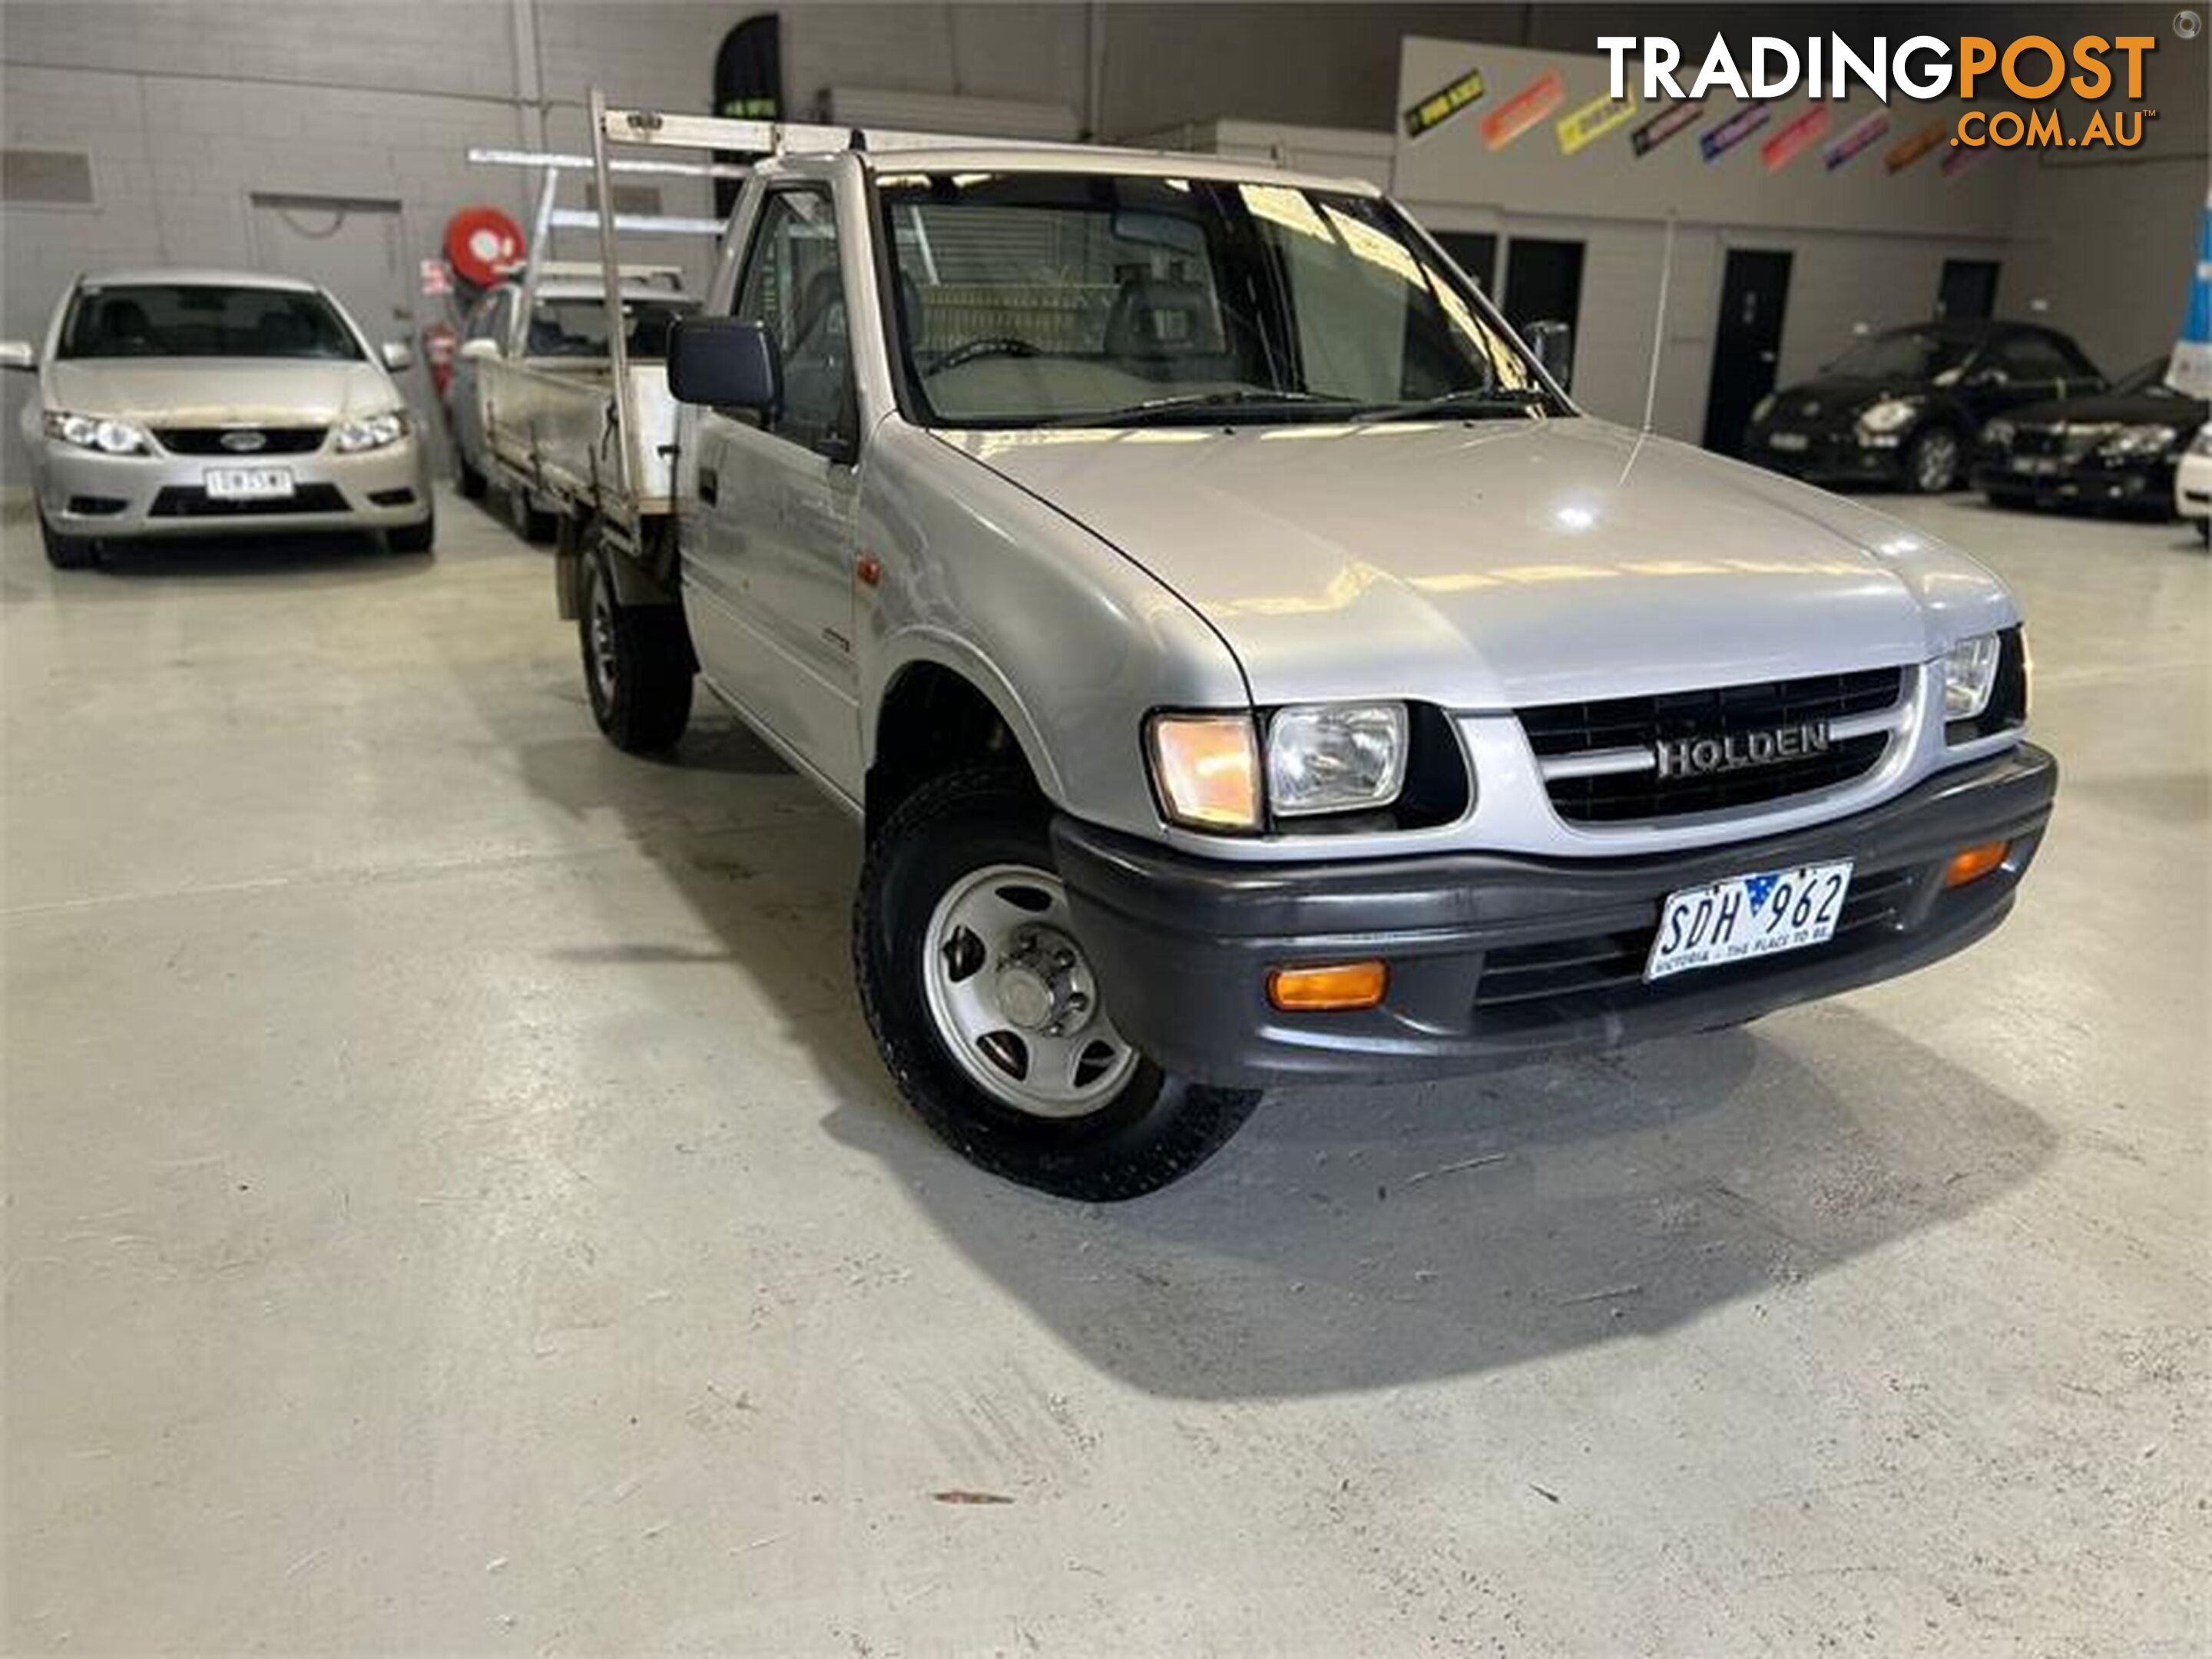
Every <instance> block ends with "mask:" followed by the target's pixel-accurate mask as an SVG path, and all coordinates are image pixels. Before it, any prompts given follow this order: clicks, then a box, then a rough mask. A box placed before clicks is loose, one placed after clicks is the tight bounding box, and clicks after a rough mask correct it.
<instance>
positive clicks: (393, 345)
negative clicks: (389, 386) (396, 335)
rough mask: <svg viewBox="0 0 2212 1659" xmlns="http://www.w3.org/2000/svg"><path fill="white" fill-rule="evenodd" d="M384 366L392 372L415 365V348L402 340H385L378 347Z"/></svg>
mask: <svg viewBox="0 0 2212 1659" xmlns="http://www.w3.org/2000/svg"><path fill="white" fill-rule="evenodd" d="M380 356H382V357H383V359H384V366H385V367H386V368H388V369H390V370H391V371H392V373H393V374H401V373H403V372H404V371H405V370H407V369H410V368H414V367H415V348H414V347H413V346H411V345H409V344H408V343H407V342H406V341H404V340H386V342H385V343H384V344H383V346H382V348H381V349H380Z"/></svg>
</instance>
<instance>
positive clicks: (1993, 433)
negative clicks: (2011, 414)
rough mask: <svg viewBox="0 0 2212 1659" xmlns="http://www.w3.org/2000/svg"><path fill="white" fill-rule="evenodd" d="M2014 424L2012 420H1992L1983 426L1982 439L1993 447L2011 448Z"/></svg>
mask: <svg viewBox="0 0 2212 1659" xmlns="http://www.w3.org/2000/svg"><path fill="white" fill-rule="evenodd" d="M2012 440H2013V424H2012V422H2010V421H1991V422H1990V423H1989V424H1988V425H1987V426H1985V427H1984V428H1982V441H1983V442H1984V443H1985V444H1987V445H1988V446H1989V447H1990V448H1991V449H2010V448H2011V447H2012Z"/></svg>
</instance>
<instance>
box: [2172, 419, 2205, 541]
mask: <svg viewBox="0 0 2212 1659" xmlns="http://www.w3.org/2000/svg"><path fill="white" fill-rule="evenodd" d="M2173 510H2174V511H2175V512H2177V513H2179V514H2181V516H2182V517H2183V518H2185V519H2193V520H2196V522H2197V534H2198V535H2200V536H2202V537H2203V538H2204V539H2205V540H2206V541H2208V542H2212V422H2207V423H2206V424H2204V425H2203V426H2200V427H2198V428H2197V435H2196V437H2195V438H2193V439H2191V441H2190V445H2189V449H2188V453H2185V454H2184V455H2183V456H2182V458H2181V461H2180V464H2179V465H2177V466H2176V467H2175V468H2174V469H2173Z"/></svg>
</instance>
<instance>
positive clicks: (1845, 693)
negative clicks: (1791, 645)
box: [1520, 668, 1905, 823]
mask: <svg viewBox="0 0 2212 1659" xmlns="http://www.w3.org/2000/svg"><path fill="white" fill-rule="evenodd" d="M1904 695H1905V670H1904V669H1902V668H1871V669H1864V670H1861V671H1856V672H1853V673H1848V674H1815V675H1811V676H1808V677H1807V678H1802V679H1791V680H1769V681H1765V682H1763V683H1761V684H1753V685H1730V686H1721V687H1717V688H1713V689H1711V690H1702V691H1670V692H1665V693H1662V694H1660V695H1658V696H1644V697H1609V698H1606V699H1604V700H1602V701H1599V702H1567V703H1553V704H1551V705H1548V706H1547V707H1545V708H1524V709H1522V710H1521V711H1520V717H1521V728H1522V731H1523V732H1526V733H1527V734H1528V746H1529V747H1530V748H1531V749H1533V750H1535V752H1536V757H1537V758H1538V759H1539V760H1550V759H1556V758H1559V757H1565V756H1571V755H1582V754H1587V753H1589V752H1590V751H1591V750H1607V749H1642V750H1652V751H1655V753H1656V745H1657V744H1660V743H1662V742H1665V741H1670V740H1675V739H1681V738H1728V737H1735V736H1744V735H1747V734H1749V733H1752V732H1764V731H1767V730H1770V729H1772V728H1774V727H1778V726H1801V725H1803V724H1805V723H1807V722H1808V721H1813V720H1844V719H1847V718H1849V717H1850V716H1852V715H1855V714H1878V713H1880V712H1881V711H1882V710H1884V709H1888V708H1895V707H1896V705H1897V702H1898V700H1899V698H1900V697H1902V696H1904ZM1888 745H1889V733H1888V732H1869V733H1868V734H1866V735H1865V736H1863V737H1855V738H1835V739H1833V740H1832V741H1831V742H1830V744H1829V745H1828V747H1827V748H1826V750H1821V751H1820V752H1817V753H1814V754H1808V755H1800V756H1796V757H1791V758H1790V759H1787V760H1779V761H1776V762H1773V763H1771V764H1768V765H1764V766H1755V767H1750V768H1747V769H1743V770H1741V771H1734V772H1717V773H1712V774H1710V775H1705V776H1701V777H1699V776H1692V777H1669V778H1662V777H1661V776H1659V775H1658V770H1657V768H1656V763H1655V764H1654V765H1651V766H1647V767H1643V768H1640V769H1637V770H1634V771H1623V772H1605V773H1599V774H1596V775H1592V776H1588V777H1573V778H1570V777H1556V778H1549V779H1547V780H1546V781H1545V787H1546V789H1547V792H1548V793H1550V795H1551V798H1552V807H1553V811H1556V812H1558V813H1559V816H1560V817H1563V818H1565V819H1568V820H1569V821H1570V822H1572V823H1629V822H1632V821H1635V820H1638V819H1644V818H1667V817H1680V816H1681V815H1682V814H1684V813H1688V812H1711V811H1723V810H1725V809H1727V808H1729V807H1735V806H1750V805H1758V804H1759V803H1761V802H1765V801H1771V800H1780V799H1784V798H1786V797H1788V796H1791V795H1802V794H1807V793H1810V792H1812V791H1814V790H1816V789H1826V788H1830V787H1833V786H1835V785H1837V784H1839V783H1846V782H1849V781H1850V780H1851V779H1853V778H1856V777H1858V776H1860V775H1863V774H1864V773H1866V772H1868V771H1869V770H1871V769H1873V768H1874V767H1875V764H1876V763H1879V762H1880V761H1881V757H1882V752H1883V750H1885V749H1887V747H1888Z"/></svg>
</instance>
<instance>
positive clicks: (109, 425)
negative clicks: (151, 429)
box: [46, 409, 153, 455]
mask: <svg viewBox="0 0 2212 1659" xmlns="http://www.w3.org/2000/svg"><path fill="white" fill-rule="evenodd" d="M46 436H48V437H49V438H59V439H60V440H61V441H63V442H64V443H65V444H75V445H76V447H78V448H79V449H96V450H98V451H99V452H100V453H101V454H103V455H146V454H150V453H153V446H152V445H151V444H149V443H148V442H147V441H146V435H145V434H144V433H143V432H141V431H140V430H139V429H138V428H137V427H135V426H133V425H131V422H128V421H115V420H109V419H108V418H106V416H100V415H64V414H62V413H61V412H60V411H58V410H51V409H50V410H47V411H46Z"/></svg>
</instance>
